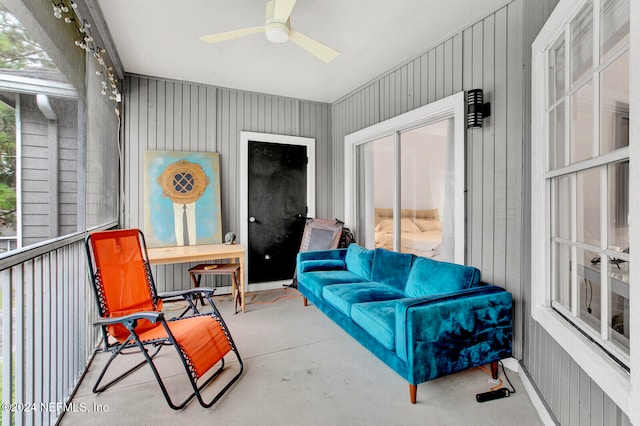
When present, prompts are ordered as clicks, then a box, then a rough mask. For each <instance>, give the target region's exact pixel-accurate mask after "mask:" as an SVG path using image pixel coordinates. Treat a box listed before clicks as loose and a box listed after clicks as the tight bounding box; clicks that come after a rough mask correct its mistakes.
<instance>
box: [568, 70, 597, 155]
mask: <svg viewBox="0 0 640 426" xmlns="http://www.w3.org/2000/svg"><path fill="white" fill-rule="evenodd" d="M592 156H593V82H592V81H589V82H588V83H587V84H585V85H584V86H582V87H581V88H580V89H579V90H578V91H577V92H575V93H574V94H573V95H571V163H577V162H579V161H582V160H587V159H589V158H591V157H592Z"/></svg>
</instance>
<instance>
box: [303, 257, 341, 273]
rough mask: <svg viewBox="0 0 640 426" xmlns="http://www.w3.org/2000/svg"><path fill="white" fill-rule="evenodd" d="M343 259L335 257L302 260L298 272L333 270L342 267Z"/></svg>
mask: <svg viewBox="0 0 640 426" xmlns="http://www.w3.org/2000/svg"><path fill="white" fill-rule="evenodd" d="M344 267H345V265H344V261H343V260H337V259H323V260H303V261H302V262H300V270H299V271H298V272H310V271H333V270H342V269H344Z"/></svg>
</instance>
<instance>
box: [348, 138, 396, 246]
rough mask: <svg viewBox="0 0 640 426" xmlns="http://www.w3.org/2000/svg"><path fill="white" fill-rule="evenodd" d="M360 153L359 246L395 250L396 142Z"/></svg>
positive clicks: (371, 146)
mask: <svg viewBox="0 0 640 426" xmlns="http://www.w3.org/2000/svg"><path fill="white" fill-rule="evenodd" d="M356 152H357V153H356V155H357V166H356V167H357V177H356V185H357V186H356V188H357V190H356V194H357V197H358V199H357V201H356V211H357V218H356V221H357V225H356V226H357V229H359V230H360V231H359V232H358V242H359V243H360V244H361V245H363V246H364V247H367V248H374V247H384V248H388V249H389V250H392V249H393V167H392V164H393V138H392V137H386V138H382V139H378V140H375V141H373V142H368V143H366V144H362V145H360V146H358V149H357V151H356ZM378 238H379V240H378Z"/></svg>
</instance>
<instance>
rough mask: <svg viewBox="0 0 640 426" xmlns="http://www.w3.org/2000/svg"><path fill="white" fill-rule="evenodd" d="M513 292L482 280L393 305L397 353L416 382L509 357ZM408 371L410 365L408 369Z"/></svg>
mask: <svg viewBox="0 0 640 426" xmlns="http://www.w3.org/2000/svg"><path fill="white" fill-rule="evenodd" d="M512 307H513V300H512V295H511V293H509V292H507V291H505V290H504V289H502V288H500V287H496V286H493V285H483V286H479V287H473V288H470V289H466V290H463V291H461V292H456V293H449V294H446V295H440V296H434V297H425V298H416V299H409V300H407V299H405V300H402V301H399V302H398V304H397V305H396V352H397V354H398V356H399V357H400V358H402V359H403V360H405V361H407V362H408V363H409V365H410V366H420V367H414V368H413V370H414V372H413V373H410V374H414V373H415V374H416V375H418V376H419V377H414V379H415V380H416V382H415V383H420V382H422V381H425V380H431V379H433V378H436V377H440V376H442V375H444V374H449V373H452V372H455V371H460V370H463V369H466V368H469V367H472V366H476V365H480V364H484V363H487V362H490V361H494V360H497V359H500V358H501V357H506V356H511V340H512V316H513V313H512ZM410 370H411V369H410Z"/></svg>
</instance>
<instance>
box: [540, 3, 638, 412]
mask: <svg viewBox="0 0 640 426" xmlns="http://www.w3.org/2000/svg"><path fill="white" fill-rule="evenodd" d="M586 2H587V0H561V1H560V3H558V5H557V6H556V8H555V10H554V12H553V13H552V15H551V16H550V17H549V19H548V20H547V22H546V24H545V25H544V27H543V28H542V30H541V31H540V33H539V34H538V37H537V38H536V40H535V41H534V43H533V45H532V126H531V129H532V130H531V141H532V143H531V170H532V181H531V191H532V192H531V194H532V195H531V197H532V199H531V299H532V309H531V315H532V318H533V319H534V320H535V321H537V322H538V323H539V324H540V325H541V326H542V327H543V328H544V329H545V330H546V331H547V333H549V335H550V336H551V337H552V338H553V339H554V340H555V341H556V342H557V343H558V344H559V345H560V346H562V348H563V349H564V350H565V351H566V352H567V353H568V354H569V355H570V356H571V357H572V358H573V359H574V360H575V361H576V362H577V363H578V365H579V366H580V367H581V368H582V369H583V370H584V371H585V372H586V373H587V374H588V375H589V377H590V378H591V379H592V380H593V381H594V382H595V383H596V384H597V385H598V386H600V388H602V390H603V391H604V392H605V393H606V394H607V395H608V396H609V398H611V399H612V401H613V402H614V403H615V404H616V405H617V406H618V407H620V409H621V410H622V411H623V412H624V413H625V414H627V415H628V416H629V418H630V420H631V422H632V423H635V424H640V408H639V407H638V404H637V401H638V400H640V338H632V339H631V340H630V351H629V352H630V356H629V367H630V370H631V372H630V373H629V372H627V371H626V370H625V369H623V368H622V367H621V366H620V365H618V364H617V363H616V362H614V361H613V360H612V359H611V357H609V356H608V355H606V354H605V353H604V352H603V351H602V350H601V349H600V348H598V347H597V346H596V345H595V344H594V343H592V342H591V341H589V340H588V339H587V338H586V337H585V336H584V335H583V334H582V333H580V332H579V331H577V330H576V329H575V328H574V327H573V326H572V325H571V324H570V323H569V322H568V321H566V320H565V319H563V318H561V317H560V315H559V314H558V313H557V312H556V311H554V310H553V309H551V291H550V286H551V282H550V278H549V277H550V273H549V271H550V267H551V265H550V253H551V241H550V238H549V236H550V234H551V217H550V215H551V205H550V200H551V197H550V193H551V188H550V183H549V180H547V179H546V177H545V171H546V170H545V161H546V155H547V150H548V143H547V135H548V131H547V128H546V111H547V109H546V94H547V90H546V87H547V86H546V84H547V82H546V79H547V70H548V67H547V59H546V58H547V55H546V51H547V50H548V49H549V48H550V47H551V45H552V44H553V43H554V42H555V41H556V40H557V38H558V37H559V36H560V35H561V34H562V32H563V31H564V30H565V27H566V25H567V24H568V23H569V22H570V20H571V19H572V18H573V17H574V16H575V15H576V14H577V13H578V12H579V11H580V9H581V8H582V7H583V6H584V4H585V3H586ZM630 3H631V19H630V21H631V24H630V32H631V34H630V40H631V42H630V46H631V47H630V64H631V67H630V68H631V70H630V75H629V78H630V135H629V141H630V142H629V163H630V178H629V179H630V188H629V191H630V194H638V191H639V190H640V174H639V173H638V170H637V159H638V158H639V154H640V144H639V143H638V142H639V140H640V139H639V138H640V123H639V121H640V113H639V111H638V106H640V102H639V101H640V70H639V69H638V68H639V67H638V64H640V61H639V54H640V26H639V25H638V23H640V4H638V3H639V2H636V1H631V2H630ZM596 4H597V2H596ZM594 7H595V6H594ZM594 37H596V39H597V36H596V35H594ZM566 84H569V82H566ZM629 209H630V218H634V217H636V216H638V212H640V198H639V197H637V196H633V195H632V196H631V197H630V207H629ZM634 212H635V215H634ZM639 237H640V235H639V227H638V223H637V222H635V221H634V220H631V223H630V224H629V241H630V246H631V247H633V248H632V249H631V253H630V265H631V268H630V278H629V282H630V291H629V293H630V295H629V299H630V303H631V305H632V306H634V309H632V310H631V317H630V329H631V330H633V333H634V335H635V336H636V337H637V336H638V333H637V330H640V309H639V308H638V305H640V288H638V286H637V285H634V284H632V283H635V284H637V281H638V279H637V278H636V277H638V275H639V274H638V272H639V270H640V252H639V250H638V248H639V247H640V238H639ZM634 249H635V250H634ZM631 401H636V402H633V403H632V402H631Z"/></svg>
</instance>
